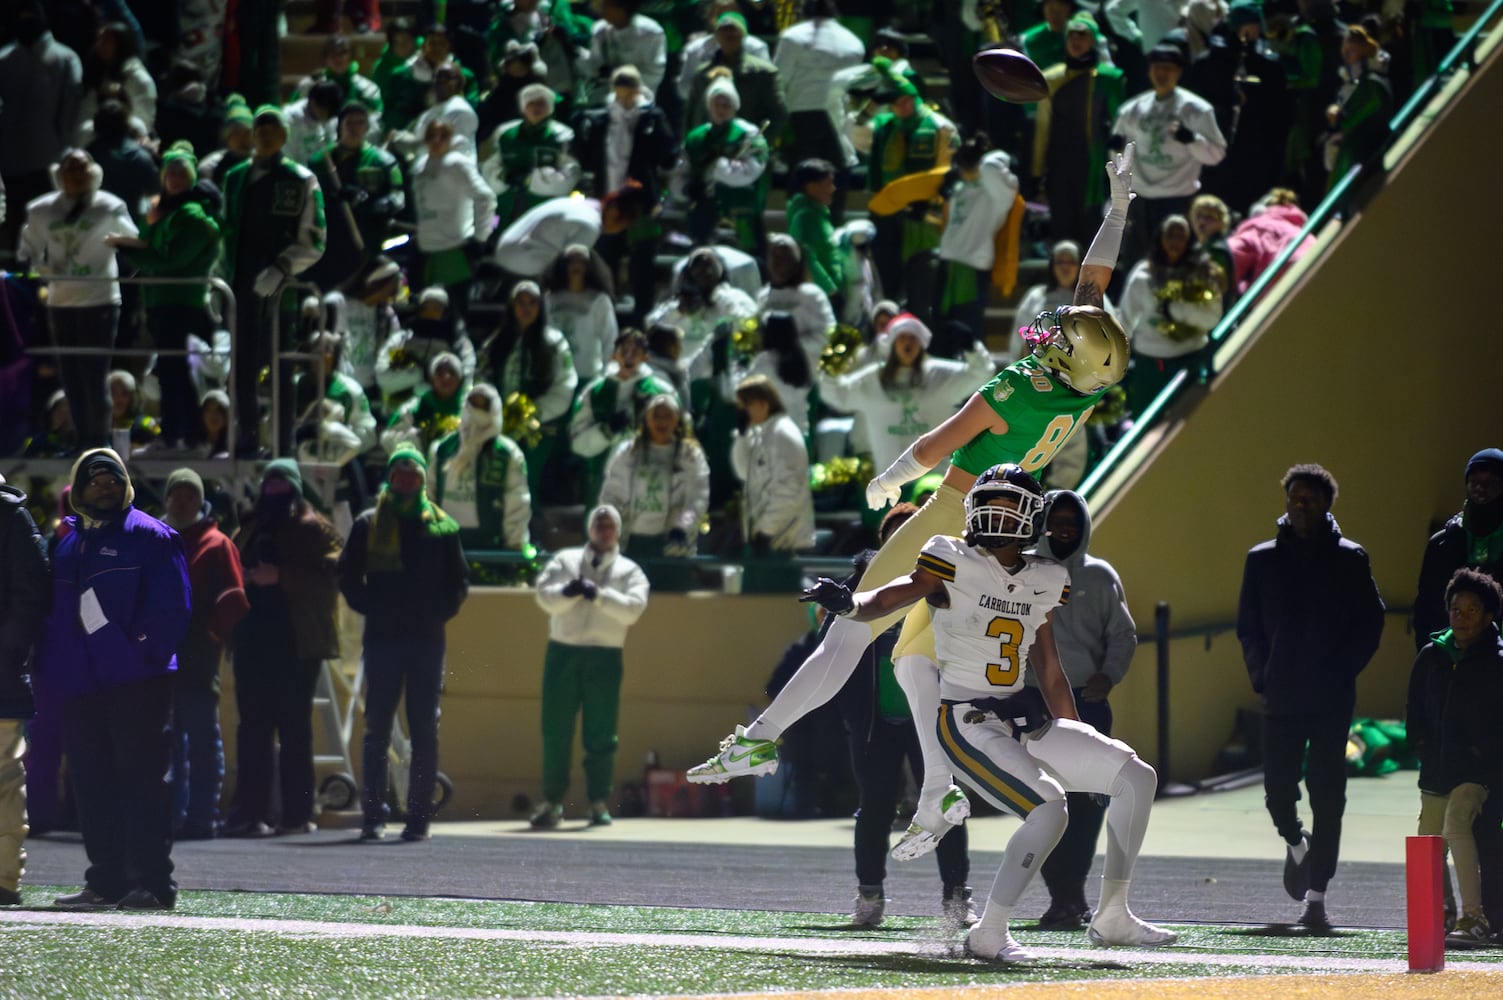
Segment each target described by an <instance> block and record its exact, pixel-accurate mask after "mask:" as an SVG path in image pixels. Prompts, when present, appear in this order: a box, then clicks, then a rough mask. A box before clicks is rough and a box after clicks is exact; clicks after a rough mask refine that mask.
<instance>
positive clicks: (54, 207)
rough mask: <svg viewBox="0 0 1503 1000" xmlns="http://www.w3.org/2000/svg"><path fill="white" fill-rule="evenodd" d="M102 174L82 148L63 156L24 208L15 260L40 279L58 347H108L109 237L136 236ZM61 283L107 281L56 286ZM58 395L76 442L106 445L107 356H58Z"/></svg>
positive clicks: (116, 315)
mask: <svg viewBox="0 0 1503 1000" xmlns="http://www.w3.org/2000/svg"><path fill="white" fill-rule="evenodd" d="M103 181H104V171H103V170H102V169H101V168H100V166H99V164H97V163H95V162H94V158H93V157H92V156H90V155H89V154H88V153H87V152H85V151H84V150H82V149H75V150H72V151H71V152H68V153H66V154H64V156H63V158H62V159H61V160H59V161H58V163H57V165H56V166H54V167H53V168H52V182H53V184H54V185H56V187H57V191H55V192H54V193H52V194H48V195H43V196H42V197H40V198H37V199H36V200H34V201H32V202H31V203H30V204H29V205H27V206H26V222H25V224H24V225H23V226H22V228H21V247H20V254H19V256H20V258H21V259H22V260H24V261H26V262H27V263H29V264H30V265H31V267H33V268H34V269H35V270H36V272H37V273H38V274H39V275H41V276H42V277H43V278H45V279H48V287H47V321H48V325H50V326H51V328H52V338H53V340H54V342H55V343H57V344H58V345H59V346H61V347H92V348H96V349H98V348H109V347H112V346H114V343H115V330H116V327H117V325H118V324H119V322H120V285H119V283H118V282H116V281H115V280H114V279H116V278H118V277H119V276H120V268H119V265H118V264H117V263H116V261H115V248H114V247H113V246H112V245H111V244H110V242H109V240H108V237H110V236H132V237H133V236H136V235H137V232H138V231H137V229H136V224H135V223H134V222H132V221H131V217H130V209H129V208H128V207H127V206H126V204H125V202H123V201H121V200H120V199H119V198H117V197H115V196H114V195H112V194H110V193H109V192H108V191H102V190H100V185H101V184H102V183H103ZM69 277H87V278H91V279H93V278H107V279H110V280H107V281H95V280H91V281H66V280H56V279H60V278H69ZM59 369H60V374H61V376H62V383H63V391H64V393H65V394H66V395H67V397H68V409H69V410H70V411H71V412H72V414H73V425H74V426H75V427H76V428H77V429H78V444H79V446H80V447H84V448H89V447H94V446H96V445H102V444H105V443H106V442H108V441H109V425H110V407H109V403H108V401H107V400H106V398H105V390H104V377H105V374H106V373H107V372H108V371H109V370H110V359H109V356H108V355H107V354H99V355H94V356H82V355H80V356H78V357H65V358H63V359H62V360H61V362H60V363H59Z"/></svg>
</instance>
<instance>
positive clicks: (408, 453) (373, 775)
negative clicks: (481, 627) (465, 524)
mask: <svg viewBox="0 0 1503 1000" xmlns="http://www.w3.org/2000/svg"><path fill="white" fill-rule="evenodd" d="M427 474H428V465H427V463H426V462H425V461H424V460H423V456H422V454H421V453H419V452H418V450H417V449H416V448H414V447H412V446H411V445H402V446H401V447H399V448H397V450H396V451H394V452H392V455H391V459H390V460H389V461H388V462H387V464H386V482H385V484H383V485H382V487H381V493H380V495H379V497H378V498H377V500H376V506H375V509H373V510H368V511H366V512H365V513H363V514H361V515H360V517H359V518H358V519H357V520H356V521H355V525H354V527H353V528H351V529H350V537H349V540H348V541H347V542H346V543H345V547H344V552H342V553H341V554H340V557H339V589H340V591H341V592H342V593H343V594H344V599H345V600H346V601H347V602H348V603H349V605H350V608H351V609H352V610H354V611H356V612H357V613H359V614H362V615H364V616H365V635H364V642H363V645H364V651H363V655H364V658H365V683H366V694H365V744H364V747H363V751H362V752H363V758H362V763H361V777H362V779H363V786H362V793H361V807H362V809H363V810H364V812H365V824H364V828H363V829H362V830H361V834H360V836H361V839H363V840H380V839H381V837H382V836H384V834H385V822H386V817H387V814H388V812H389V810H388V808H387V805H386V777H387V770H386V765H387V751H388V750H389V749H390V747H391V727H392V722H393V721H394V720H395V718H396V714H397V702H398V701H399V700H400V699H401V697H402V689H403V687H404V686H405V687H406V689H407V736H408V738H409V739H410V740H411V741H412V768H411V772H410V776H409V781H408V786H407V826H406V828H405V829H403V831H402V839H403V840H407V841H418V840H427V839H428V821H429V819H430V818H431V817H432V814H433V794H434V790H435V788H436V787H437V785H438V700H439V695H440V694H441V693H442V692H443V682H444V624H445V623H446V622H447V621H448V620H449V619H450V618H453V617H454V616H455V615H457V614H458V613H459V606H460V605H461V604H463V603H464V599H465V596H466V595H467V594H468V593H469V569H468V567H467V565H466V563H465V558H464V550H463V549H462V548H461V547H460V543H459V525H458V524H457V523H456V522H455V521H454V519H453V518H452V517H450V516H449V515H448V514H445V513H444V512H443V511H442V510H440V509H439V508H438V507H437V506H435V505H434V504H433V502H432V501H430V500H429V499H428V497H427V495H426V493H425V492H424V484H425V481H426V477H427Z"/></svg>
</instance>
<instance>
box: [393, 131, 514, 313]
mask: <svg viewBox="0 0 1503 1000" xmlns="http://www.w3.org/2000/svg"><path fill="white" fill-rule="evenodd" d="M453 141H454V126H453V125H450V124H449V123H448V122H446V121H443V120H442V119H439V120H435V121H431V122H429V123H428V125H427V127H426V128H425V130H424V132H423V142H424V143H426V144H427V147H428V152H427V153H426V154H425V155H423V156H420V157H418V159H417V162H416V163H415V164H414V165H413V170H412V195H413V200H414V201H415V202H416V205H417V245H418V250H419V251H421V252H422V254H423V279H422V280H423V283H424V284H425V285H443V286H444V287H445V288H447V289H448V291H449V298H450V301H452V302H453V303H454V306H455V308H456V309H457V310H458V312H459V314H460V315H461V316H463V315H465V314H466V313H467V312H468V304H469V290H470V283H471V281H472V280H473V279H474V276H475V272H474V268H473V266H472V264H471V256H472V253H473V251H472V250H471V247H472V246H475V245H477V244H481V243H484V242H485V240H486V237H488V236H489V235H490V232H491V225H492V216H493V215H494V214H495V211H496V195H495V193H494V192H493V191H491V189H490V185H488V184H486V183H485V179H484V178H483V177H481V176H480V171H479V170H477V169H476V167H475V161H474V159H473V158H472V157H469V156H466V155H464V154H463V153H458V152H455V151H454V150H453V149H452V148H451V147H452V145H453Z"/></svg>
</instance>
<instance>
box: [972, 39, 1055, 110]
mask: <svg viewBox="0 0 1503 1000" xmlns="http://www.w3.org/2000/svg"><path fill="white" fill-rule="evenodd" d="M971 69H972V70H974V71H975V73H976V79H978V80H980V81H981V86H983V87H985V88H986V92H987V93H989V94H991V95H992V96H993V97H995V98H997V99H998V100H1002V101H1011V102H1012V103H1014V104H1032V103H1033V102H1035V101H1042V100H1043V99H1044V98H1046V97H1048V96H1049V85H1048V84H1047V83H1046V82H1044V74H1043V71H1042V70H1040V69H1039V68H1038V66H1036V65H1034V62H1033V60H1032V59H1029V58H1028V57H1027V56H1025V55H1024V54H1023V53H1021V52H1019V51H1018V50H1017V49H982V50H981V51H980V52H978V53H976V54H975V55H974V56H972V57H971Z"/></svg>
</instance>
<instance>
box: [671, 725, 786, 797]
mask: <svg viewBox="0 0 1503 1000" xmlns="http://www.w3.org/2000/svg"><path fill="white" fill-rule="evenodd" d="M777 769H778V745H777V743H776V742H774V741H773V740H754V739H752V738H750V737H749V736H747V735H746V727H745V726H737V727H736V731H735V732H734V733H732V734H731V735H729V736H727V737H726V738H725V739H723V740H721V741H720V749H719V750H717V751H716V752H715V753H714V754H713V755H712V756H711V757H710V759H709V760H707V761H705V762H704V763H703V764H697V765H695V766H694V767H691V768H689V771H688V773H687V774H686V775H685V777H686V778H687V779H688V780H689V782H690V783H691V784H695V785H718V784H721V783H722V782H726V781H729V780H731V779H732V778H738V777H741V776H742V775H748V776H751V777H757V776H760V775H763V774H773V773H775V772H776V771H777Z"/></svg>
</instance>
